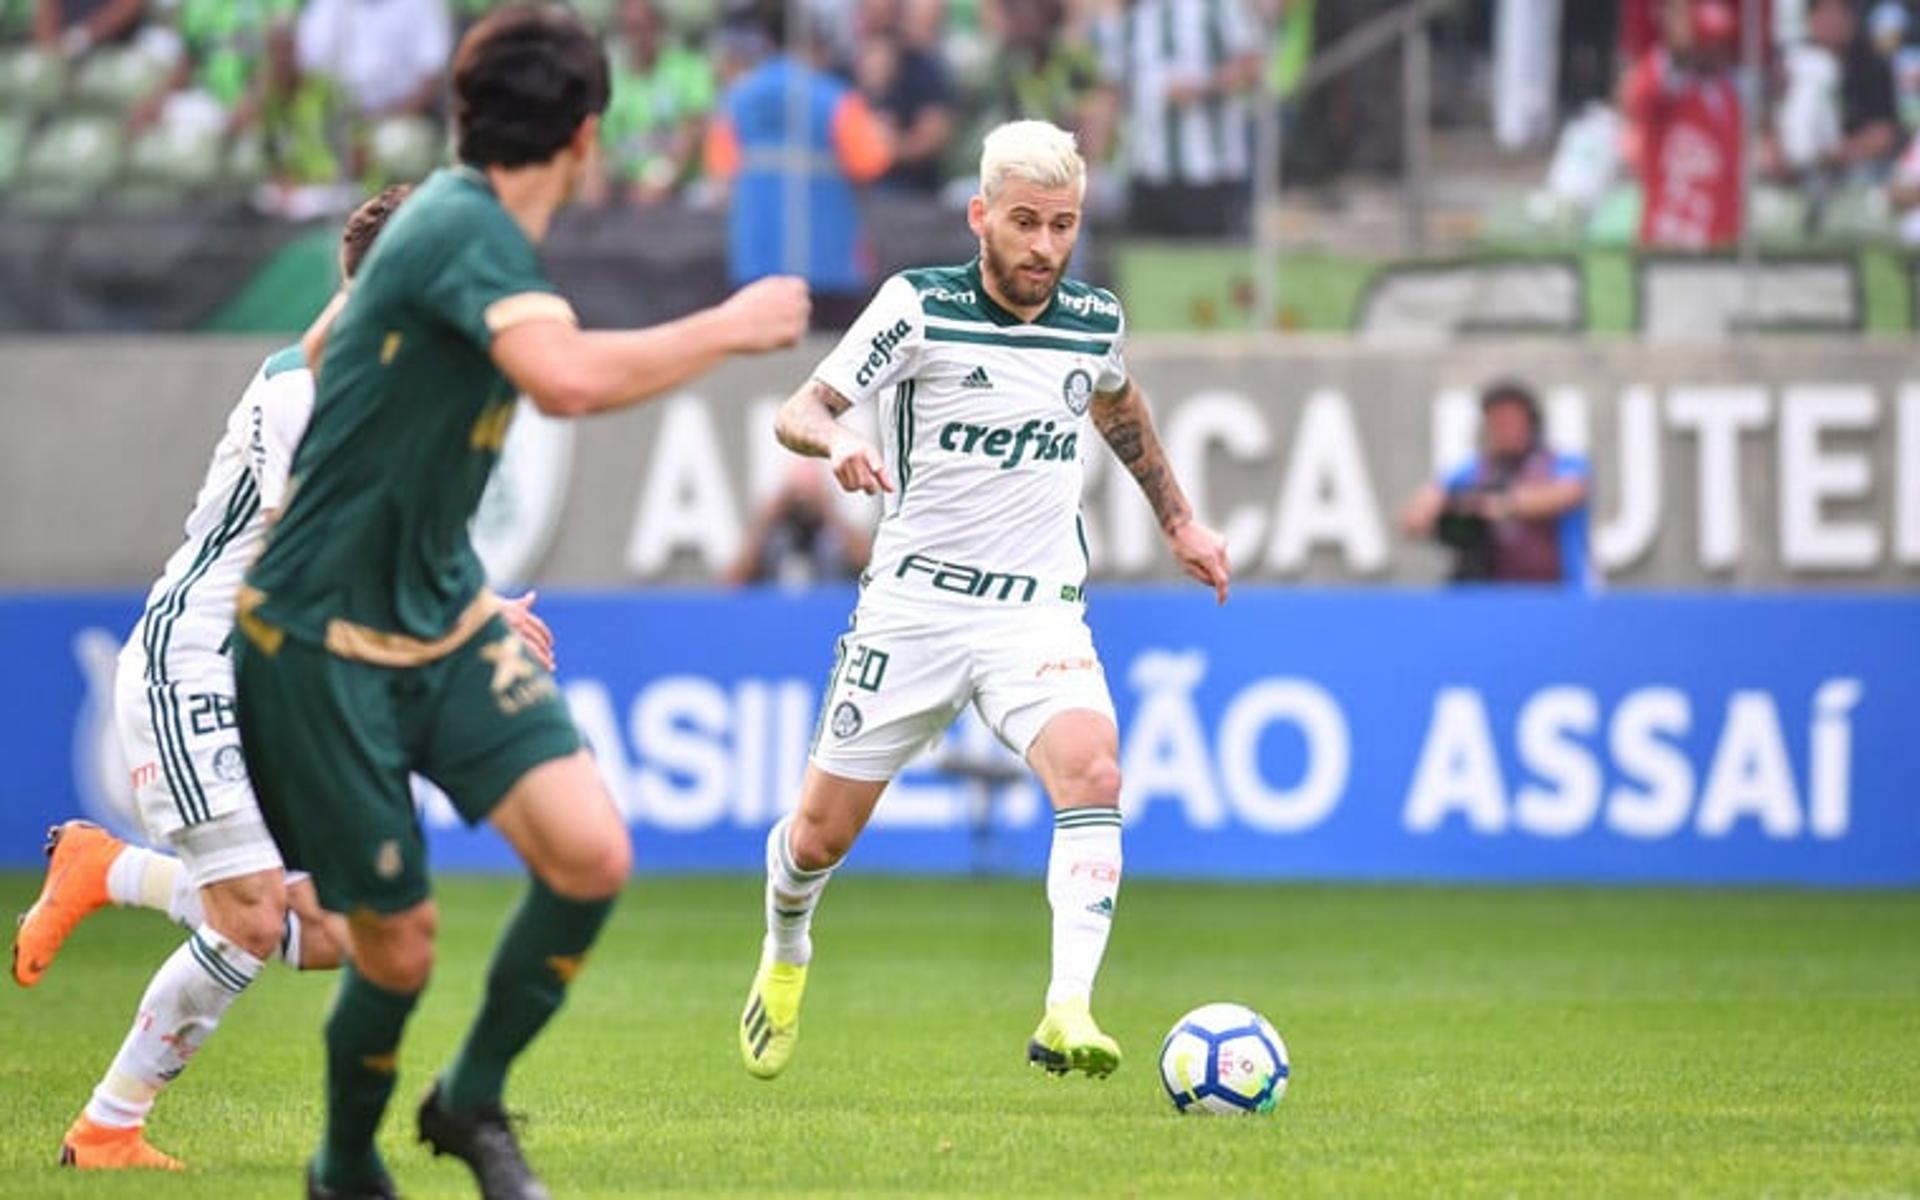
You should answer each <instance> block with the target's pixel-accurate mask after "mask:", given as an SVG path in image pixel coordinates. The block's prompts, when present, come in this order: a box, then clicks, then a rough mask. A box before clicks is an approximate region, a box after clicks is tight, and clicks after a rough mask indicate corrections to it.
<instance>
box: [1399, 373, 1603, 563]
mask: <svg viewBox="0 0 1920 1200" xmlns="http://www.w3.org/2000/svg"><path fill="white" fill-rule="evenodd" d="M1480 446H1481V449H1480V452H1479V453H1478V454H1476V455H1475V456H1474V457H1473V458H1472V459H1470V460H1469V461H1468V462H1466V463H1465V464H1463V465H1461V466H1460V467H1458V468H1456V469H1455V470H1453V471H1450V472H1448V473H1447V474H1446V475H1445V476H1444V477H1443V478H1442V479H1440V480H1438V481H1436V482H1434V483H1430V484H1427V485H1426V486H1425V487H1423V488H1421V489H1420V490H1419V491H1418V492H1416V493H1415V494H1414V496H1413V499H1411V500H1410V501H1408V502H1407V508H1406V512H1405V513H1404V514H1403V516H1402V518H1401V520H1402V524H1403V525H1404V527H1405V528H1406V531H1407V533H1408V534H1409V535H1410V536H1412V537H1420V538H1426V537H1432V538H1435V539H1437V540H1438V541H1440V542H1442V543H1443V544H1445V545H1446V546H1448V547H1450V548H1451V549H1452V550H1453V553H1454V566H1453V571H1452V574H1451V578H1452V579H1453V580H1455V581H1456V582H1469V581H1488V582H1494V583H1559V584H1569V585H1573V586H1585V585H1586V584H1588V583H1589V582H1590V581H1591V574H1592V569H1591V567H1590V565H1589V563H1588V561H1587V474H1588V473H1587V464H1586V460H1585V459H1583V458H1580V457H1578V456H1576V455H1568V454H1555V453H1554V452H1553V451H1552V450H1551V449H1549V448H1548V447H1547V445H1546V444H1545V441H1544V439H1543V438H1542V437H1541V424H1540V401H1539V400H1538V399H1537V398H1536V397H1535V396H1534V394H1533V391H1532V390H1531V389H1530V388H1528V387H1527V386H1526V385H1524V384H1521V383H1518V382H1515V381H1511V380H1507V381H1502V382H1499V383H1496V384H1494V385H1492V386H1491V387H1489V388H1487V389H1486V390H1485V391H1484V392H1482V393H1481V395H1480Z"/></svg>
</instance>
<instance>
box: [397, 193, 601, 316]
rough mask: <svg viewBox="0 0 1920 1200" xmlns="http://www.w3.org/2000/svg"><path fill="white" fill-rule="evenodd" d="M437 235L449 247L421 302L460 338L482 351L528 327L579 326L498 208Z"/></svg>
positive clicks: (530, 249) (530, 247) (528, 247)
mask: <svg viewBox="0 0 1920 1200" xmlns="http://www.w3.org/2000/svg"><path fill="white" fill-rule="evenodd" d="M451 224H453V225H454V226H456V227H454V228H447V229H444V230H442V231H441V237H442V238H443V239H444V240H443V242H442V244H443V245H446V246H447V247H448V249H447V251H446V253H445V254H444V256H443V257H441V259H440V266H439V268H438V269H437V270H435V271H434V272H433V273H432V275H431V276H430V277H429V278H428V279H427V280H426V281H425V286H424V288H423V291H422V294H421V302H422V303H423V304H424V305H425V307H426V309H427V310H428V311H429V312H430V313H431V314H432V315H433V316H435V317H437V318H438V319H440V320H442V321H444V322H446V323H447V324H448V325H451V326H452V327H453V328H454V329H455V330H456V331H458V332H459V334H460V336H461V337H463V338H465V339H466V340H468V341H469V342H472V343H473V344H474V345H476V346H478V347H480V348H481V349H482V350H485V349H487V348H489V347H491V346H492V345H493V339H494V338H495V337H497V336H498V335H499V334H501V333H502V332H504V331H505V330H507V329H510V328H512V327H513V326H515V325H519V324H522V323H524V322H527V321H554V320H559V321H566V322H569V323H571V324H578V323H579V322H578V320H577V319H576V318H575V316H574V312H573V306H572V305H570V304H568V303H567V301H566V300H565V298H563V297H562V296H561V295H560V294H559V292H558V291H557V290H556V289H555V288H554V286H553V284H552V283H551V282H550V281H549V280H548V279H547V277H546V273H545V272H544V271H542V270H541V268H540V260H539V257H538V256H537V255H536V254H535V253H534V249H533V244H532V243H531V242H529V241H528V240H527V238H526V235H525V234H523V233H522V232H521V231H520V227H519V226H517V225H515V224H514V223H513V219H512V218H511V217H509V216H507V215H506V213H505V212H504V211H503V210H501V209H499V208H497V207H496V208H490V209H485V210H481V211H479V212H477V213H475V214H473V216H472V218H471V219H469V220H465V221H459V222H454V223H451Z"/></svg>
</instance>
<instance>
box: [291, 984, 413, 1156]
mask: <svg viewBox="0 0 1920 1200" xmlns="http://www.w3.org/2000/svg"><path fill="white" fill-rule="evenodd" d="M419 999H420V997H419V994H418V993H415V994H413V995H402V994H401V993H399V992H389V991H387V990H386V989H385V988H383V987H380V986H378V985H377V984H373V983H369V982H368V981H367V980H366V979H365V978H364V977H363V976H361V974H360V973H359V972H358V971H356V970H354V969H353V964H352V963H350V962H349V963H347V964H345V965H344V966H342V967H341V970H340V990H339V991H338V992H336V993H334V997H333V1012H332V1013H330V1014H329V1015H328V1017H327V1030H326V1039H327V1132H326V1136H325V1138H324V1139H323V1140H322V1141H321V1143H320V1153H319V1155H318V1156H317V1157H316V1158H315V1159H314V1163H313V1166H314V1174H315V1175H316V1176H317V1177H318V1178H319V1180H320V1182H321V1183H322V1184H325V1185H326V1186H327V1187H330V1188H353V1187H356V1186H358V1185H360V1184H364V1183H368V1182H371V1181H372V1180H375V1179H378V1178H380V1177H381V1176H382V1175H385V1174H386V1165H385V1164H384V1163H382V1162H381V1161H380V1152H379V1151H378V1150H376V1149H374V1145H373V1137H374V1134H375V1133H376V1132H378V1131H379V1129H380V1117H381V1115H382V1114H383V1113H385V1112H386V1110H387V1098H388V1097H389V1096H391V1095H392V1094H393V1081H394V1059H395V1056H396V1055H397V1054H398V1052H399V1049H400V1032H401V1030H403V1029H405V1028H406V1025H407V1017H408V1015H409V1014H411V1013H412V1012H413V1006H414V1003H415V1002H416V1001H418V1000H419Z"/></svg>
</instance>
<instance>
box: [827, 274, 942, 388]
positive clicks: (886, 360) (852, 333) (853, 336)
mask: <svg viewBox="0 0 1920 1200" xmlns="http://www.w3.org/2000/svg"><path fill="white" fill-rule="evenodd" d="M926 332H927V331H926V321H925V319H924V318H923V316H922V315H921V311H920V294H919V293H918V292H917V291H915V290H914V287H913V284H911V283H909V282H908V281H907V279H906V277H905V276H901V275H895V276H894V277H893V278H891V279H889V280H887V281H886V282H885V283H883V284H881V285H880V290H879V291H878V292H876V293H874V297H873V299H872V301H870V302H869V303H868V304H867V307H866V310H865V311H864V312H862V313H861V314H860V319H859V320H857V321H855V322H854V323H853V326H852V328H850V329H848V330H847V332H846V336H844V337H842V338H841V339H840V344H839V345H837V346H835V347H834V348H833V351H832V353H830V354H828V355H827V356H826V357H825V358H823V359H821V360H820V365H819V366H817V367H815V368H814V369H813V377H814V378H815V379H818V380H819V381H820V382H821V383H824V384H826V385H827V386H828V387H830V388H832V389H833V390H834V391H836V392H838V393H840V394H841V395H842V396H845V397H846V398H847V399H848V400H849V401H850V402H852V403H853V404H855V405H860V404H865V403H868V402H870V401H871V400H872V399H873V398H874V397H875V396H878V395H880V394H881V393H882V392H884V391H885V390H886V389H887V388H889V387H891V386H893V385H894V384H896V383H898V382H899V381H900V380H902V379H907V378H910V377H911V376H912V375H913V374H914V368H915V367H916V365H917V360H918V359H919V356H920V352H921V349H922V348H923V347H924V346H925V344H926Z"/></svg>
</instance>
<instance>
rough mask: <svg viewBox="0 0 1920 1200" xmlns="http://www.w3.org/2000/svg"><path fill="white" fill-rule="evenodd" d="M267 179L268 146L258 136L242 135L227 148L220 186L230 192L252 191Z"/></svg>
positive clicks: (221, 167)
mask: <svg viewBox="0 0 1920 1200" xmlns="http://www.w3.org/2000/svg"><path fill="white" fill-rule="evenodd" d="M266 177H267V146H266V143H265V142H264V141H262V140H261V139H260V137H259V136H258V135H257V134H244V133H243V134H241V135H240V136H238V137H236V138H234V139H233V144H232V145H231V146H228V147H227V154H226V158H225V160H224V161H223V162H222V163H221V164H220V178H219V182H218V186H219V187H221V188H225V189H227V190H229V191H251V190H252V189H253V188H254V187H256V186H257V185H258V184H259V183H260V181H261V180H263V179H265V178H266Z"/></svg>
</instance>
